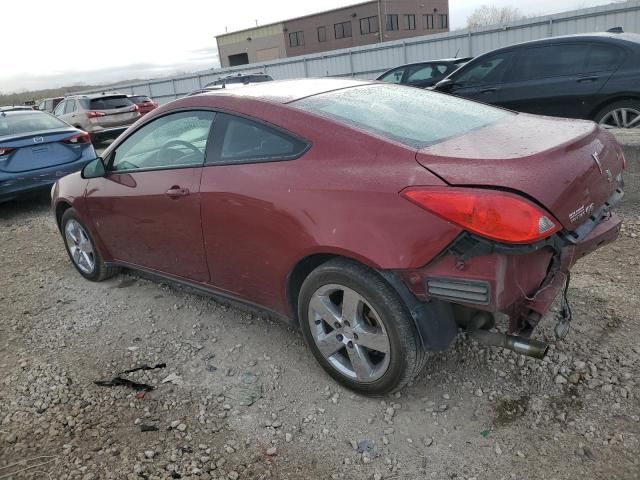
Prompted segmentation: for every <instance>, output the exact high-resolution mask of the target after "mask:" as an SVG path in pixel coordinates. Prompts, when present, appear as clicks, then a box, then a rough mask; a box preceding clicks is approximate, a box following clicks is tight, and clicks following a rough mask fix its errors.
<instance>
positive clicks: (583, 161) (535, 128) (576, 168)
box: [416, 114, 623, 230]
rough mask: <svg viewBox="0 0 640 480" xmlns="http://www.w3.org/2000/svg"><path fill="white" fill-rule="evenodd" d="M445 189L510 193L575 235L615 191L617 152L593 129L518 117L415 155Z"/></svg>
mask: <svg viewBox="0 0 640 480" xmlns="http://www.w3.org/2000/svg"><path fill="white" fill-rule="evenodd" d="M416 160H417V161H418V163H420V164H421V165H422V166H423V167H425V168H427V169H428V170H430V171H431V172H433V173H434V174H436V175H438V176H439V177H440V178H442V179H443V180H444V181H446V182H447V183H449V184H450V185H455V186H477V187H489V188H496V189H505V190H513V191H516V192H519V193H520V194H524V196H527V197H529V198H530V199H533V200H535V201H536V202H537V203H538V204H540V205H542V206H544V207H545V208H546V209H547V210H548V211H549V212H550V213H551V214H553V215H554V216H555V217H556V218H557V219H558V221H560V223H561V224H562V225H563V227H564V228H566V229H567V230H574V229H575V228H576V227H577V226H578V225H579V224H580V223H582V222H583V221H584V220H586V219H587V218H588V217H589V214H590V213H591V212H592V211H593V210H596V209H598V207H600V206H601V205H602V204H604V202H605V201H606V200H607V199H608V198H609V197H610V196H611V195H612V194H613V192H614V191H615V190H616V188H619V187H621V180H620V179H621V175H619V174H620V173H621V171H622V169H623V163H622V153H621V150H620V147H619V146H618V144H617V142H616V140H615V138H614V137H613V135H611V134H610V133H609V132H607V131H605V130H603V129H602V128H600V127H599V126H598V125H596V124H595V123H593V122H588V121H581V120H566V119H559V118H551V117H540V116H535V115H527V114H518V115H517V116H515V117H509V118H508V119H507V121H504V120H503V121H498V122H496V123H494V124H492V125H489V126H487V127H484V128H481V129H478V130H475V131H472V132H470V133H468V134H466V135H462V136H460V137H456V138H452V139H449V140H446V141H444V142H441V143H438V144H435V145H431V146H429V147H426V148H424V149H422V150H419V151H418V153H417V154H416Z"/></svg>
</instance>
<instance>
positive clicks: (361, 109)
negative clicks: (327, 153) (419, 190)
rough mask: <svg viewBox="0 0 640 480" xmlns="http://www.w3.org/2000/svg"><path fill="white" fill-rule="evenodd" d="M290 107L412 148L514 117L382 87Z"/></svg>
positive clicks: (410, 90) (448, 98) (460, 101)
mask: <svg viewBox="0 0 640 480" xmlns="http://www.w3.org/2000/svg"><path fill="white" fill-rule="evenodd" d="M290 105H291V106H293V107H296V108H299V109H301V110H306V111H310V112H313V113H316V114H319V115H322V116H325V117H329V118H331V119H333V120H337V121H339V122H341V123H345V124H347V125H351V126H354V127H357V128H360V129H362V130H365V131H367V132H371V133H374V134H376V135H380V136H382V137H385V138H388V139H390V140H395V141H397V142H400V143H403V144H405V145H408V146H411V147H415V148H424V147H426V146H428V145H432V144H434V143H437V142H440V141H442V140H445V139H447V138H450V137H454V136H458V135H462V134H464V133H467V132H469V131H471V130H475V129H477V128H480V127H484V126H485V125H489V124H491V123H494V122H496V121H498V120H500V119H502V118H504V117H508V116H510V115H516V114H515V113H512V112H509V111H507V110H501V109H498V108H494V107H490V106H488V105H483V104H481V103H476V102H471V101H469V100H463V99H461V98H456V97H452V96H450V95H444V94H441V93H435V92H430V91H427V90H422V89H419V88H413V87H403V86H398V85H386V84H376V85H364V86H358V87H351V88H345V89H342V90H335V91H333V92H327V93H322V94H319V95H314V96H311V97H307V98H303V99H300V100H297V101H294V102H292V103H291V104H290Z"/></svg>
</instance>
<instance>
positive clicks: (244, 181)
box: [201, 113, 309, 305]
mask: <svg viewBox="0 0 640 480" xmlns="http://www.w3.org/2000/svg"><path fill="white" fill-rule="evenodd" d="M213 138H214V140H213V147H212V150H211V155H210V156H209V157H207V164H206V165H205V167H204V169H203V173H202V187H201V196H202V219H203V225H202V230H203V236H204V241H205V245H206V249H207V263H208V265H209V269H210V272H211V281H210V282H211V284H212V285H213V286H214V287H216V288H217V289H219V290H224V291H227V292H230V293H232V294H234V295H236V296H241V297H244V298H250V299H252V300H253V301H254V302H257V303H262V304H266V305H269V304H272V303H273V301H274V299H273V297H274V293H273V292H274V290H275V291H278V289H280V288H281V286H280V285H274V280H273V279H274V278H278V276H279V275H285V276H286V274H287V272H282V271H280V270H279V269H282V268H286V265H285V263H284V262H283V261H282V251H283V249H285V250H286V249H287V248H289V247H288V245H292V246H293V245H296V244H299V243H304V242H307V241H309V239H308V238H301V237H300V236H299V235H300V233H299V232H300V228H299V223H298V222H297V220H296V219H295V218H292V217H291V215H290V214H289V213H288V212H287V211H285V210H282V209H281V208H278V207H276V205H274V203H273V202H272V201H269V199H270V198H273V196H274V195H275V196H277V195H279V194H282V193H283V194H284V195H287V193H286V192H287V190H289V191H290V189H291V188H295V184H294V183H289V182H291V181H293V179H292V178H291V175H290V174H289V172H290V171H291V169H290V164H289V160H292V161H295V160H294V159H296V158H298V157H299V156H300V155H302V154H304V152H306V150H307V148H308V144H307V143H306V142H305V141H303V140H301V139H299V138H297V137H294V136H293V135H291V134H290V133H289V132H285V131H282V130H280V129H278V128H275V127H274V126H272V125H268V124H265V123H263V122H260V121H258V120H253V119H248V118H245V117H240V116H235V115H231V114H227V113H219V114H217V116H216V121H215V127H214V134H213ZM278 183H279V184H280V185H282V188H283V190H282V191H281V192H279V191H274V190H273V185H274V184H278ZM285 185H286V187H285ZM265 245H278V248H269V249H265V248H264V246H265Z"/></svg>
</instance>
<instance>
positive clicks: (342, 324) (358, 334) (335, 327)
mask: <svg viewBox="0 0 640 480" xmlns="http://www.w3.org/2000/svg"><path fill="white" fill-rule="evenodd" d="M308 321H309V327H310V331H311V335H312V337H313V340H314V342H315V344H316V346H317V347H318V350H319V351H320V353H321V354H322V356H323V357H324V358H325V359H326V360H327V362H329V364H330V365H331V366H332V367H333V368H334V369H336V370H337V371H338V372H340V373H341V374H342V375H344V376H346V377H348V378H350V379H352V380H355V381H357V382H361V383H371V382H375V381H376V380H378V379H379V378H380V377H382V376H383V375H384V374H385V373H386V371H387V370H388V368H389V360H390V354H391V344H390V342H389V336H388V335H387V330H386V328H385V325H384V322H383V321H382V319H381V318H380V316H379V315H378V313H377V312H376V311H375V309H374V308H373V307H372V306H371V305H370V304H369V302H367V300H366V299H365V298H364V297H363V296H362V295H360V294H359V293H358V292H356V291H355V290H352V289H351V288H348V287H346V286H343V285H337V284H330V285H324V286H322V287H320V288H319V289H318V290H316V292H315V293H314V294H313V296H312V297H311V301H310V302H309V311H308Z"/></svg>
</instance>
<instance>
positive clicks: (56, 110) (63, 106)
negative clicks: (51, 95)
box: [53, 102, 67, 116]
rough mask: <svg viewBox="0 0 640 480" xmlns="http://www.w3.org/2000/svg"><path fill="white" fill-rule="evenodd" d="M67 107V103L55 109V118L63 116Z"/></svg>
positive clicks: (61, 103)
mask: <svg viewBox="0 0 640 480" xmlns="http://www.w3.org/2000/svg"><path fill="white" fill-rule="evenodd" d="M66 105H67V102H60V103H59V104H58V106H57V107H56V108H55V110H54V111H53V114H54V115H55V116H59V115H62V114H63V113H64V109H65V106H66Z"/></svg>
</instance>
